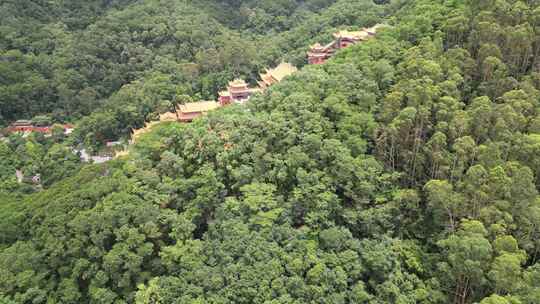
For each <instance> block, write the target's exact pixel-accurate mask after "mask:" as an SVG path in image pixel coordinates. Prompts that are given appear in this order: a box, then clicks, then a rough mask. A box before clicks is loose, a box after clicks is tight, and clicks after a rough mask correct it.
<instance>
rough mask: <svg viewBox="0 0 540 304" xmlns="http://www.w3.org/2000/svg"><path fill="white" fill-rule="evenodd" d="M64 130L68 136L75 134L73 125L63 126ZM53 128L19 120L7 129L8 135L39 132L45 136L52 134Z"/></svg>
mask: <svg viewBox="0 0 540 304" xmlns="http://www.w3.org/2000/svg"><path fill="white" fill-rule="evenodd" d="M62 127H63V129H64V134H66V135H68V134H70V133H71V132H73V128H74V127H73V125H71V124H65V125H62ZM52 129H53V126H36V125H34V124H33V123H32V121H30V120H17V121H16V122H14V123H12V124H11V125H10V126H9V127H7V128H6V131H7V132H8V133H30V132H37V133H43V134H50V133H52Z"/></svg>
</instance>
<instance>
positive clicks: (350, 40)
mask: <svg viewBox="0 0 540 304" xmlns="http://www.w3.org/2000/svg"><path fill="white" fill-rule="evenodd" d="M381 26H382V25H380V24H377V25H375V26H373V27H370V28H364V29H362V30H361V31H354V32H351V31H339V32H337V33H334V41H332V42H330V43H329V44H327V45H325V46H322V45H321V44H319V43H316V44H314V45H312V46H311V47H310V49H309V51H308V52H307V57H308V63H309V64H323V63H325V62H326V60H328V59H329V58H330V57H332V56H333V55H334V53H335V52H336V51H337V50H339V49H343V48H346V47H349V46H351V45H353V44H356V43H359V42H362V41H367V40H369V39H370V38H372V37H374V36H375V34H376V33H377V29H379V28H380V27H381Z"/></svg>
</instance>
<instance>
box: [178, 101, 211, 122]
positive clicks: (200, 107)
mask: <svg viewBox="0 0 540 304" xmlns="http://www.w3.org/2000/svg"><path fill="white" fill-rule="evenodd" d="M219 107H220V104H219V103H217V102H215V101H199V102H190V103H186V104H183V105H180V107H179V109H178V119H179V120H180V121H181V122H191V121H193V119H195V118H197V117H199V116H201V115H204V114H206V113H208V112H209V111H212V110H215V109H217V108H219Z"/></svg>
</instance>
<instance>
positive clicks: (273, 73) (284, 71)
mask: <svg viewBox="0 0 540 304" xmlns="http://www.w3.org/2000/svg"><path fill="white" fill-rule="evenodd" d="M296 71H298V69H297V68H296V67H295V66H294V65H292V64H290V63H288V62H282V63H280V64H279V65H278V66H277V67H275V68H273V69H269V70H268V69H267V70H266V74H264V75H262V74H261V78H262V79H263V80H267V79H270V78H273V79H275V80H277V81H281V80H282V79H283V78H285V77H287V76H289V75H291V74H293V73H295V72H296Z"/></svg>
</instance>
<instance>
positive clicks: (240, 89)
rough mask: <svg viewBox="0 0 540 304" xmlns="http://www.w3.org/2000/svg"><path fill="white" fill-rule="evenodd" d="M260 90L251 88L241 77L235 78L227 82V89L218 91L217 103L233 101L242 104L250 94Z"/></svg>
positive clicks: (226, 103)
mask: <svg viewBox="0 0 540 304" xmlns="http://www.w3.org/2000/svg"><path fill="white" fill-rule="evenodd" d="M257 92H260V89H253V88H250V87H249V86H248V84H247V83H246V82H245V81H244V80H243V79H239V78H237V79H235V80H233V81H231V82H229V85H228V86H227V89H226V90H224V91H221V92H219V104H220V105H222V106H225V105H228V104H231V103H233V102H235V103H239V104H243V103H244V102H246V101H247V100H248V99H249V98H250V97H251V95H253V94H255V93H257Z"/></svg>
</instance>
